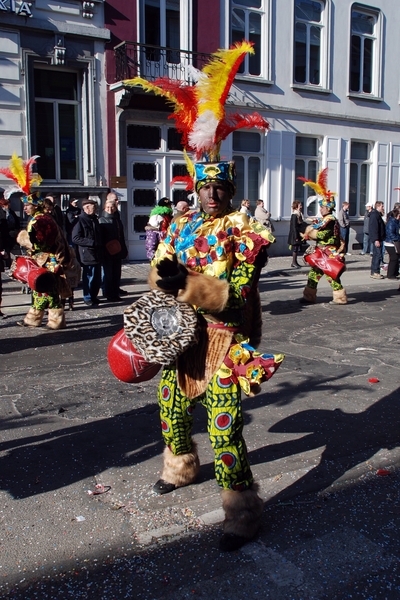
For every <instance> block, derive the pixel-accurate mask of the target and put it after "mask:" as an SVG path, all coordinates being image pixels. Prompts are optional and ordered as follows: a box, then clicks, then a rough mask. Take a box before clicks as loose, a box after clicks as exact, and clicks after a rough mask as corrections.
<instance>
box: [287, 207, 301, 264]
mask: <svg viewBox="0 0 400 600" xmlns="http://www.w3.org/2000/svg"><path fill="white" fill-rule="evenodd" d="M302 208H303V205H302V203H301V202H299V201H298V200H295V201H294V202H292V216H291V217H290V227H289V235H288V244H289V249H291V250H292V264H291V265H290V266H291V267H292V268H293V269H300V268H301V265H299V263H298V262H297V255H298V253H299V252H301V236H300V233H301V225H302V223H304V222H303V213H302V212H301V209H302Z"/></svg>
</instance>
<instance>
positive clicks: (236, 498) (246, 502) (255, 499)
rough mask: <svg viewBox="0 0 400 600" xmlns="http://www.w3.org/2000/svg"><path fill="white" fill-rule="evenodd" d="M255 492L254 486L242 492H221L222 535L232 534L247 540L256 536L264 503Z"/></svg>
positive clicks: (256, 488)
mask: <svg viewBox="0 0 400 600" xmlns="http://www.w3.org/2000/svg"><path fill="white" fill-rule="evenodd" d="M257 491H258V486H257V485H256V484H253V485H252V487H251V489H250V490H245V491H244V492H235V491H233V490H222V491H221V496H222V508H223V509H224V511H225V521H224V523H223V528H224V533H233V534H234V535H238V536H240V537H244V538H248V539H251V538H253V537H254V536H255V535H256V533H257V531H258V530H259V528H260V522H261V516H262V512H263V508H264V502H263V501H262V499H261V498H260V497H259V495H258V494H257Z"/></svg>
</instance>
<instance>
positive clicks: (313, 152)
mask: <svg viewBox="0 0 400 600" xmlns="http://www.w3.org/2000/svg"><path fill="white" fill-rule="evenodd" d="M319 148H320V140H319V138H317V137H306V136H300V135H298V136H297V137H296V161H295V176H296V181H295V200H298V201H299V202H302V204H303V211H304V214H306V215H307V216H315V215H317V213H318V202H317V201H316V198H315V192H314V190H313V189H312V188H311V187H310V186H308V185H306V186H305V185H303V182H302V181H300V180H299V179H298V178H299V177H305V179H310V180H311V181H317V175H318V172H319V170H320V166H319Z"/></svg>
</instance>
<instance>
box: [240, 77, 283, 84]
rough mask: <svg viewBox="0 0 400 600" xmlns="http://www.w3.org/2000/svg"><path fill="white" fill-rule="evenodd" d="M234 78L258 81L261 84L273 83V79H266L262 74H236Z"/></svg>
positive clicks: (247, 81) (250, 81)
mask: <svg viewBox="0 0 400 600" xmlns="http://www.w3.org/2000/svg"><path fill="white" fill-rule="evenodd" d="M235 79H237V80H238V81H244V82H246V83H260V84H262V85H274V83H275V82H274V81H272V80H271V79H266V78H265V77H263V76H262V75H236V77H235Z"/></svg>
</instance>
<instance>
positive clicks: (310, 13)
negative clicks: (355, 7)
mask: <svg viewBox="0 0 400 600" xmlns="http://www.w3.org/2000/svg"><path fill="white" fill-rule="evenodd" d="M328 17H329V1H328V0H324V1H323V0H321V1H320V0H295V4H294V60H293V65H294V69H293V81H294V83H295V84H297V85H304V86H317V87H321V88H324V89H325V88H327V87H328V37H329V36H328V22H329V19H328Z"/></svg>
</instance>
